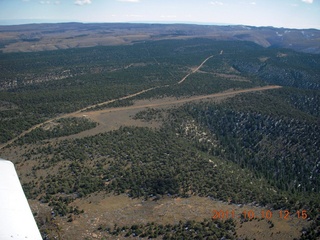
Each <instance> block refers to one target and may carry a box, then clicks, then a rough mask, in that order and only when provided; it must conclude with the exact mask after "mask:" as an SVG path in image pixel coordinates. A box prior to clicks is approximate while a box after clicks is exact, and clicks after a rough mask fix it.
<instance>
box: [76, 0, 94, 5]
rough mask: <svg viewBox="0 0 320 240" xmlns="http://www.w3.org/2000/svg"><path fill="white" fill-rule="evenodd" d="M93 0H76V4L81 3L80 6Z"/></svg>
mask: <svg viewBox="0 0 320 240" xmlns="http://www.w3.org/2000/svg"><path fill="white" fill-rule="evenodd" d="M91 3H92V0H75V1H74V4H76V5H79V6H83V5H86V4H91Z"/></svg>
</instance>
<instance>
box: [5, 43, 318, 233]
mask: <svg viewBox="0 0 320 240" xmlns="http://www.w3.org/2000/svg"><path fill="white" fill-rule="evenodd" d="M222 50H223V51H222ZM209 56H212V58H210V59H209V60H208V61H207V62H206V63H205V64H204V65H203V67H201V69H199V70H198V71H195V72H192V71H193V70H194V69H195V68H196V67H197V66H199V65H200V64H201V63H202V62H203V60H204V59H206V58H208V57H209ZM189 73H192V74H190V76H188V78H186V79H185V81H184V82H183V83H181V84H179V83H178V82H179V81H180V80H181V79H182V78H183V77H185V76H186V75H187V74H189ZM0 76H1V78H0V131H1V135H0V145H1V144H4V143H6V142H8V141H9V140H11V139H14V138H16V137H19V136H20V134H21V133H23V132H24V131H26V130H28V129H30V128H31V127H33V126H35V125H37V124H41V123H44V122H45V124H43V125H41V127H38V128H35V129H33V130H32V131H30V132H28V133H26V134H24V135H23V136H20V137H19V138H18V139H17V140H16V141H15V142H14V143H13V144H11V145H9V146H7V147H6V148H4V149H3V151H8V149H9V150H10V151H11V150H12V152H14V151H17V149H18V150H19V149H20V150H21V149H23V150H21V153H19V154H20V155H19V154H18V153H17V157H19V160H18V161H17V162H16V164H17V165H18V167H19V168H18V169H23V167H26V166H32V167H30V168H27V167H26V168H27V169H29V170H28V172H24V174H23V176H22V178H21V179H22V183H23V188H24V191H25V193H26V195H27V197H28V199H30V200H34V201H37V202H39V204H45V205H46V206H48V207H50V209H51V211H52V214H51V216H50V217H48V218H49V219H50V221H51V223H52V222H54V221H56V220H57V219H67V221H68V222H72V221H73V219H74V216H79V215H81V214H85V210H84V209H81V208H79V207H78V206H75V205H74V204H75V202H76V201H81V200H83V199H86V198H88V197H89V196H91V195H92V194H95V193H103V194H105V195H106V196H109V195H110V194H112V195H125V196H126V197H128V198H130V199H143V200H144V201H158V200H159V199H163V198H164V197H169V198H178V197H179V198H190V197H192V196H200V197H206V198H209V199H211V200H212V201H222V202H228V203H230V204H253V205H256V206H259V207H262V206H263V207H267V208H269V209H292V210H293V209H294V210H301V209H305V210H306V211H308V216H309V217H310V225H309V228H308V229H305V231H304V233H303V234H301V239H315V238H316V237H320V213H319V211H318V209H319V208H320V200H319V199H320V174H319V173H320V159H319V156H320V149H319V146H320V125H319V123H320V120H319V117H320V116H319V113H320V92H319V88H320V55H317V54H308V53H298V52H295V51H293V50H288V49H280V48H263V47H261V46H258V45H256V44H254V43H250V42H245V41H213V40H209V39H188V40H162V41H145V42H140V43H135V44H132V45H124V46H109V47H101V46H100V47H92V48H81V49H67V50H56V51H43V52H34V53H0ZM272 84H276V85H279V86H282V88H279V89H273V90H268V91H263V92H252V93H244V94H238V95H236V96H233V97H230V98H227V99H225V100H223V101H221V102H213V101H210V100H205V101H202V102H199V101H198V102H189V103H186V104H184V105H181V106H177V107H174V108H156V109H154V108H149V109H144V110H142V111H140V112H138V113H137V114H135V115H134V116H132V118H133V119H136V120H143V121H144V122H151V121H158V122H159V123H161V124H160V127H158V128H155V129H153V128H149V127H137V126H121V127H120V128H119V129H116V130H112V131H107V132H101V133H99V134H96V135H92V136H85V137H76V138H72V135H74V134H78V133H81V132H83V131H85V130H90V129H94V128H96V127H97V126H98V123H96V122H94V121H91V120H90V119H89V118H86V117H82V118H76V117H64V116H66V114H68V113H73V112H76V111H79V110H81V109H84V108H86V107H90V106H93V107H92V108H88V109H86V111H91V110H101V109H106V108H114V107H121V106H129V105H133V104H134V102H135V101H136V100H143V99H144V100H145V99H149V100H152V99H162V98H165V97H172V98H173V99H179V98H185V97H190V96H199V95H208V94H212V93H218V92H224V91H231V90H235V89H237V90H238V89H249V88H253V87H259V86H267V85H272ZM146 89H150V90H148V91H145V92H144V93H142V94H139V95H137V96H134V97H132V98H129V99H124V100H119V99H120V98H123V97H125V96H128V95H130V94H134V93H137V92H140V91H142V90H146ZM108 100H115V101H113V102H112V103H109V104H103V105H99V106H94V105H95V104H98V103H104V102H106V101H108ZM83 114H84V115H85V114H86V113H85V112H83ZM52 119H53V120H52ZM50 120H52V121H50ZM66 136H69V138H66V139H62V140H57V138H60V137H66ZM70 136H71V137H70ZM0 151H2V149H1V150H0ZM34 163H36V164H34ZM29 164H30V165H29ZM50 221H48V222H50ZM48 222H47V223H40V222H38V224H39V226H40V228H41V231H42V233H43V234H45V235H48V236H49V235H50V228H49V227H48V225H46V224H48ZM96 230H97V231H98V232H100V233H103V234H108V236H114V237H115V236H119V237H130V236H131V237H141V238H157V237H161V238H163V239H182V238H183V239H204V238H206V239H223V238H225V239H237V238H236V237H237V233H236V230H235V223H234V222H233V221H232V220H230V219H229V220H226V221H222V220H216V221H212V220H208V219H204V220H203V221H200V222H199V221H194V220H188V221H181V222H176V223H172V224H168V225H165V224H162V223H147V224H138V225H136V224H135V225H125V226H114V227H113V228H110V227H107V226H99V227H98V228H97V229H96ZM213 233H214V234H213ZM49 239H50V238H49Z"/></svg>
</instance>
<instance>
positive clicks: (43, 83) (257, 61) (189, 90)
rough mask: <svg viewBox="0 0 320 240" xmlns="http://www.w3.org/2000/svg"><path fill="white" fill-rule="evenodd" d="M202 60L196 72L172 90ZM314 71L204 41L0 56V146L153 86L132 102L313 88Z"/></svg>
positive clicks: (286, 58) (242, 46)
mask: <svg viewBox="0 0 320 240" xmlns="http://www.w3.org/2000/svg"><path fill="white" fill-rule="evenodd" d="M222 50H223V51H222ZM220 53H222V54H221V55H220ZM209 56H213V57H212V58H211V59H210V60H209V61H207V62H206V64H205V65H204V66H203V67H202V69H201V72H198V73H195V74H192V75H190V76H189V77H188V78H187V79H186V81H185V82H184V83H183V84H179V85H177V84H176V83H177V82H178V81H180V80H181V79H182V78H183V77H184V76H186V74H188V73H190V72H191V71H192V69H194V68H195V67H196V66H199V64H200V63H201V62H202V61H203V60H204V59H206V58H207V57H209ZM318 69H319V56H318V55H310V54H303V53H295V52H293V51H290V50H283V49H265V48H262V47H261V46H258V45H256V44H253V43H248V42H234V41H212V40H209V39H189V40H164V41H150V42H144V43H136V44H133V45H130V46H109V47H94V48H81V49H67V50H57V51H47V52H46V51H44V52H37V53H0V73H1V78H0V89H1V90H0V93H1V94H0V101H7V102H9V103H10V104H14V105H15V106H17V108H15V109H9V110H6V111H5V113H4V112H3V111H0V130H1V132H4V134H3V135H1V137H0V142H6V141H7V140H9V139H12V138H13V137H15V136H17V135H18V134H19V133H20V132H21V131H23V130H25V129H28V128H29V127H30V126H32V125H34V124H37V123H39V122H43V121H44V120H46V119H48V118H50V117H52V116H57V115H58V114H61V113H66V112H72V111H76V110H78V109H81V108H84V107H86V106H90V105H93V104H96V103H100V102H105V101H108V100H110V99H115V98H119V97H123V96H126V95H128V94H131V93H135V92H138V91H141V90H143V89H148V88H150V87H155V86H158V87H159V86H161V88H157V89H155V90H153V91H149V92H147V93H145V94H143V95H142V96H138V97H140V98H141V97H142V98H150V97H161V96H186V95H187V96H188V95H198V94H210V93H214V92H218V91H223V90H227V89H230V88H248V87H253V86H257V85H263V84H265V83H264V81H266V82H268V83H276V84H279V85H289V86H298V87H301V88H308V89H318V87H319V86H318V85H319V70H318ZM221 74H224V75H221ZM239 77H241V78H242V81H239V79H238V78H239ZM237 79H238V80H237ZM244 79H245V81H243V80H244ZM292 81H293V82H292ZM163 86H168V87H163ZM301 101H303V100H301ZM301 101H300V100H299V102H301ZM305 101H309V100H305ZM126 104H128V103H126ZM306 104H308V103H307V102H306V103H305V105H306ZM313 111H315V110H313ZM25 119H26V120H27V121H25Z"/></svg>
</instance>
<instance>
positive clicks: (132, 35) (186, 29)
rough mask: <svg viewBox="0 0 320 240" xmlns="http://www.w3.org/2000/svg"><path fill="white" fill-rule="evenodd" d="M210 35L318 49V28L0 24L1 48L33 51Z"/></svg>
mask: <svg viewBox="0 0 320 240" xmlns="http://www.w3.org/2000/svg"><path fill="white" fill-rule="evenodd" d="M198 37H201V38H209V39H215V40H239V41H250V42H254V43H257V44H259V45H261V46H263V47H281V48H290V49H293V50H296V51H301V52H307V53H320V31H319V30H316V29H305V30H298V29H286V28H273V27H249V26H209V25H207V26H205V25H191V24H190V25H189V24H129V23H90V24H83V23H57V24H26V25H14V26H0V50H2V51H3V52H33V51H45V50H57V49H68V48H80V47H93V46H113V45H123V44H132V43H135V42H139V41H151V40H152V41H154V40H163V39H189V38H198Z"/></svg>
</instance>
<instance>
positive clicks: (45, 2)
mask: <svg viewBox="0 0 320 240" xmlns="http://www.w3.org/2000/svg"><path fill="white" fill-rule="evenodd" d="M40 3H41V4H50V1H40Z"/></svg>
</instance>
